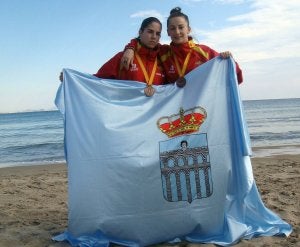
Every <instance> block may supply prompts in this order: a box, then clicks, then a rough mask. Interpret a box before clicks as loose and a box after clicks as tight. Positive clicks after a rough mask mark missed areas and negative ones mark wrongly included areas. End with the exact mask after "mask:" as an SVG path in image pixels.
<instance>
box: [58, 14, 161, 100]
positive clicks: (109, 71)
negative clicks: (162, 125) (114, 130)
mask: <svg viewBox="0 0 300 247" xmlns="http://www.w3.org/2000/svg"><path fill="white" fill-rule="evenodd" d="M161 29H162V24H161V22H160V21H159V20H158V19H157V18H155V17H149V18H146V19H144V20H143V22H142V24H141V27H140V29H139V36H138V38H136V41H135V48H136V49H135V51H136V52H135V55H134V57H133V58H132V62H131V64H132V66H131V68H130V69H129V70H127V69H125V68H124V67H123V66H122V64H121V63H120V62H121V58H122V56H123V52H119V53H117V54H116V55H115V56H114V57H112V58H111V59H110V60H109V61H107V62H106V63H105V64H104V65H103V66H102V67H101V68H100V69H99V70H98V72H97V73H96V74H94V75H95V76H97V77H99V78H105V79H117V80H134V81H139V82H143V83H146V84H147V86H146V89H145V94H146V95H147V96H151V95H152V94H153V93H154V89H153V87H152V86H151V85H160V84H164V83H165V81H166V80H165V73H164V71H163V67H162V64H161V62H160V60H159V59H158V51H159V50H158V47H157V45H158V42H159V39H160V35H161ZM123 64H125V63H123ZM60 80H61V81H62V73H61V74H60Z"/></svg>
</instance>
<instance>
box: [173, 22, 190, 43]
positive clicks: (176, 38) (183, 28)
mask: <svg viewBox="0 0 300 247" xmlns="http://www.w3.org/2000/svg"><path fill="white" fill-rule="evenodd" d="M167 31H168V35H169V36H170V37H171V39H172V42H174V43H175V44H182V43H186V42H188V40H189V34H190V32H191V28H190V27H189V25H188V22H187V21H186V20H185V18H184V17H182V16H177V17H172V18H171V19H170V20H169V25H168V30H167Z"/></svg>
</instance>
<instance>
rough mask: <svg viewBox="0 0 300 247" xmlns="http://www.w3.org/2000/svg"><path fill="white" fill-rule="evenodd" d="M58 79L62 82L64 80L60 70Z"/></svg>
mask: <svg viewBox="0 0 300 247" xmlns="http://www.w3.org/2000/svg"><path fill="white" fill-rule="evenodd" d="M59 80H60V81H61V82H63V80H64V75H63V72H60V74H59Z"/></svg>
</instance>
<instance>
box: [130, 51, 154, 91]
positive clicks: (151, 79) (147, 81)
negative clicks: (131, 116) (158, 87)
mask: <svg viewBox="0 0 300 247" xmlns="http://www.w3.org/2000/svg"><path fill="white" fill-rule="evenodd" d="M135 56H136V58H137V60H138V63H139V64H140V66H141V69H142V71H143V74H144V76H145V80H146V83H147V86H146V88H145V89H144V93H145V95H146V96H147V97H151V96H152V95H153V94H154V93H155V88H154V87H152V83H153V80H154V76H155V72H156V68H157V58H156V59H155V62H154V65H153V68H152V71H151V75H150V77H149V75H148V73H147V71H146V68H145V66H144V64H143V61H142V59H141V57H140V56H139V54H137V53H136V54H135Z"/></svg>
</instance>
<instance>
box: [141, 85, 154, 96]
mask: <svg viewBox="0 0 300 247" xmlns="http://www.w3.org/2000/svg"><path fill="white" fill-rule="evenodd" d="M144 92H145V95H146V96H147V97H151V96H152V95H153V94H154V93H155V89H154V87H152V86H147V87H146V88H145V89H144Z"/></svg>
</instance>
